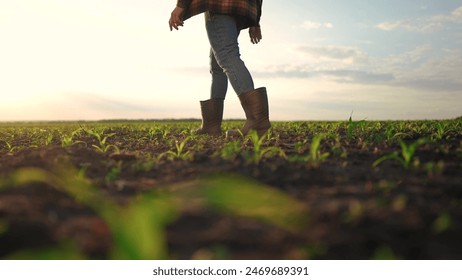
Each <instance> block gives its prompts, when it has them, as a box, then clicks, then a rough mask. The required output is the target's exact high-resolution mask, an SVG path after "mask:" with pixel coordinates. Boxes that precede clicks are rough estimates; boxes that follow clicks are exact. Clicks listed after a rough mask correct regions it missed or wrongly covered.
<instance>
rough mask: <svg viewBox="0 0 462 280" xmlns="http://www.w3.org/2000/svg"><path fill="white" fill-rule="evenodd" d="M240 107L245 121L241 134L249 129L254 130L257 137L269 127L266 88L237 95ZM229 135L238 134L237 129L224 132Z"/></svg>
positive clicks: (246, 132)
mask: <svg viewBox="0 0 462 280" xmlns="http://www.w3.org/2000/svg"><path fill="white" fill-rule="evenodd" d="M239 100H240V101H241V105H242V108H243V109H244V112H245V116H246V119H247V120H246V121H245V124H244V126H243V127H242V128H241V129H240V131H241V133H242V135H247V134H248V133H249V131H251V130H256V131H257V134H258V136H259V137H262V136H263V135H264V134H265V133H266V132H267V131H268V129H270V127H271V123H270V121H269V108H268V95H267V93H266V88H264V87H262V88H258V89H254V90H252V91H249V92H246V93H243V94H241V95H239ZM226 135H227V136H229V137H235V136H239V135H240V133H239V131H237V130H229V131H228V132H227V134H226Z"/></svg>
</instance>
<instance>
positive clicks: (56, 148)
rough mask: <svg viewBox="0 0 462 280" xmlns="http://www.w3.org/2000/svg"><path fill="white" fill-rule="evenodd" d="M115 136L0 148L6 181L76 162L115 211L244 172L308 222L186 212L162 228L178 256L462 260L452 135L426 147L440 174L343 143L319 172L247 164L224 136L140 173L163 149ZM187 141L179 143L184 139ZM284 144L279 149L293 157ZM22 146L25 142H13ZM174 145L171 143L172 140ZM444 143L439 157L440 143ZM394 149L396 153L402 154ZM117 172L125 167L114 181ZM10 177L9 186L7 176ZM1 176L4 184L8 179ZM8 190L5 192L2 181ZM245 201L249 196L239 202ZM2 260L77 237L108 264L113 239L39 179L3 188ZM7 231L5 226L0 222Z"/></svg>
mask: <svg viewBox="0 0 462 280" xmlns="http://www.w3.org/2000/svg"><path fill="white" fill-rule="evenodd" d="M115 133H119V134H118V135H116V136H115V137H114V139H113V142H115V141H118V142H117V143H118V145H119V146H120V147H122V149H121V153H120V154H111V153H101V152H98V151H96V150H95V149H93V148H92V147H90V145H87V146H84V145H74V146H70V147H66V148H63V147H60V145H59V144H58V143H52V144H50V145H48V146H46V147H38V148H37V147H36V148H27V149H18V150H16V151H13V152H8V151H6V150H5V149H3V150H0V178H8V177H9V176H11V175H12V174H14V172H15V171H16V170H19V169H21V168H23V167H38V168H41V169H44V170H50V171H53V170H54V169H55V168H56V166H59V165H60V164H64V163H66V164H67V163H69V162H70V163H71V164H72V165H73V166H75V167H77V168H81V167H83V166H84V167H85V168H86V172H85V175H86V177H87V178H89V179H90V180H91V182H92V183H93V184H94V185H95V186H97V187H98V188H99V189H100V190H102V192H103V193H104V194H105V196H107V198H108V199H113V200H115V201H117V203H119V204H125V203H129V202H130V201H131V200H132V199H133V198H134V197H135V196H136V195H139V194H143V193H144V192H146V191H150V190H152V189H155V188H168V186H169V185H171V184H176V183H181V182H188V181H192V180H195V179H198V178H200V177H202V176H206V175H208V174H217V173H226V174H238V175H240V176H243V177H247V178H253V179H256V180H258V181H259V182H261V183H264V184H265V185H268V186H269V187H270V188H273V189H277V190H279V191H282V192H284V193H286V194H288V195H289V196H291V197H292V198H294V199H296V200H297V201H299V202H300V203H302V204H303V205H305V206H306V208H307V209H308V212H309V222H307V224H306V225H302V226H301V228H302V230H299V231H289V230H286V229H283V228H280V227H277V226H275V225H271V224H267V223H265V222H262V221H258V220H255V219H251V218H243V217H238V216H235V215H230V214H224V213H222V212H218V211H213V210H203V209H202V210H187V209H186V210H184V211H183V212H182V213H181V215H180V216H179V217H178V218H177V219H176V220H175V221H173V222H172V223H170V224H169V225H168V227H167V228H166V233H167V240H168V244H167V247H168V254H169V257H170V258H172V259H191V258H193V259H198V258H199V259H203V258H205V259H210V258H218V259H372V258H388V259H390V258H398V259H461V258H462V238H461V236H462V172H461V171H462V162H461V157H460V151H458V149H460V147H461V146H460V143H461V141H462V139H461V138H460V137H459V136H457V137H456V138H452V139H451V140H445V141H440V142H439V143H438V144H435V145H426V146H422V147H421V148H419V150H418V152H417V154H416V157H418V158H419V160H420V162H421V164H420V166H423V165H424V164H425V163H437V162H443V163H444V167H443V168H441V170H436V171H435V172H431V171H428V170H425V169H424V168H422V167H420V168H410V169H405V168H404V167H403V165H402V164H400V163H399V162H396V161H385V162H384V163H382V164H381V165H380V166H379V167H378V168H372V167H371V165H372V163H373V162H374V161H375V160H376V159H378V158H379V157H380V156H381V155H384V154H387V153H389V152H391V151H392V150H396V149H398V148H399V145H397V144H395V145H388V144H383V145H381V144H380V143H379V144H370V145H369V146H367V147H364V145H363V146H361V147H360V145H359V144H358V145H356V144H350V145H349V146H345V149H346V151H347V157H346V158H345V157H340V156H335V155H331V156H330V157H329V158H327V160H326V161H324V162H321V163H320V164H319V166H318V167H316V166H314V165H310V164H307V163H306V162H289V161H288V160H287V159H284V158H282V157H278V156H274V157H269V158H264V159H263V160H262V161H261V162H260V163H258V164H255V163H251V162H249V161H248V160H247V159H245V157H244V156H243V155H238V156H236V157H234V158H232V159H223V158H222V157H220V156H218V155H217V154H216V152H217V150H218V149H220V148H221V147H222V146H223V143H226V142H227V141H229V140H227V139H225V138H224V137H223V138H217V139H206V140H204V143H205V144H204V145H203V146H202V147H201V149H200V150H197V151H194V153H193V156H192V157H191V158H190V159H188V160H180V159H178V160H168V159H166V158H164V159H162V160H160V161H158V162H157V163H156V164H154V165H152V166H149V167H145V168H134V166H139V165H140V164H141V163H143V162H146V155H147V154H151V155H158V154H159V153H161V152H164V151H165V150H167V149H168V148H166V147H165V146H162V144H159V143H157V144H146V142H144V143H135V142H133V141H130V142H124V139H125V138H124V137H125V135H124V132H123V131H120V132H117V131H115ZM179 137H181V136H179ZM286 137H287V139H286V140H287V141H285V140H284V139H282V137H281V139H282V140H280V142H278V143H276V144H277V145H278V146H279V147H282V148H283V149H284V150H285V151H286V153H287V154H290V153H291V152H292V151H291V149H292V148H291V146H290V144H291V143H294V140H293V139H290V135H289V136H286ZM18 141H19V140H18ZM165 145H167V144H165ZM441 145H445V146H446V147H447V150H449V151H446V152H442V150H441V149H438V148H437V147H441ZM398 150H399V149H398ZM118 164H121V165H122V166H121V167H122V168H121V171H120V172H119V173H118V174H117V175H116V176H115V177H114V178H108V173H110V171H111V169H112V168H113V167H115V166H118ZM5 180H7V179H5ZM5 180H4V181H5ZM5 182H6V183H4V185H5V184H6V185H8V182H7V181H5ZM243 199H250V200H251V199H252V198H251V197H249V198H243ZM0 223H1V224H3V225H4V226H3V228H4V230H3V233H1V232H2V230H1V229H0V258H8V256H10V255H11V254H12V253H14V252H17V251H18V250H21V249H33V248H47V247H51V246H55V245H57V244H60V243H61V242H64V241H68V240H71V241H72V242H73V243H74V244H75V245H76V246H77V247H78V248H79V250H80V251H81V252H82V253H83V255H84V256H85V257H87V258H97V259H104V258H108V257H109V255H108V252H109V251H110V248H111V244H112V242H113V239H112V234H111V231H110V230H109V227H108V226H107V224H106V222H105V221H104V220H103V219H102V218H101V217H99V216H98V215H97V214H96V212H95V211H93V210H92V209H91V208H89V207H87V206H85V205H83V204H81V203H79V202H77V200H76V199H74V198H73V197H72V196H71V195H69V194H67V193H65V192H62V191H58V190H56V189H55V188H53V187H52V186H49V185H47V184H44V183H28V184H25V185H22V186H18V187H14V188H8V187H6V188H4V189H3V190H2V191H1V192H0ZM0 228H1V226H0Z"/></svg>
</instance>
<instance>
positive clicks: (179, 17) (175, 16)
mask: <svg viewBox="0 0 462 280" xmlns="http://www.w3.org/2000/svg"><path fill="white" fill-rule="evenodd" d="M183 14H184V8H181V7H176V8H175V9H174V10H173V12H172V14H171V16H170V20H169V21H168V25H169V26H170V31H172V30H173V28H175V29H176V30H178V27H179V26H183V24H184V22H183Z"/></svg>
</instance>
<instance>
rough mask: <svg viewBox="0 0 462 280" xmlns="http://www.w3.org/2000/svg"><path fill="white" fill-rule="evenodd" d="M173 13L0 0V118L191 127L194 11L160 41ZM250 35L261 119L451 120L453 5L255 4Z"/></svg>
mask: <svg viewBox="0 0 462 280" xmlns="http://www.w3.org/2000/svg"><path fill="white" fill-rule="evenodd" d="M175 4H176V1H175V0H162V1H152V0H149V1H148V0H136V1H134V0H79V1H71V0H15V1H8V0H0V96H1V99H0V121H25V120H100V119H164V118H177V119H179V118H200V117H201V115H200V107H199V101H200V100H206V99H208V98H209V94H210V79H211V77H210V74H209V70H208V69H209V48H210V45H209V42H208V39H207V35H206V33H205V27H204V16H203V15H198V16H196V17H193V18H191V19H189V20H187V21H186V22H185V26H184V27H182V28H180V30H179V31H173V32H171V31H170V30H169V27H168V19H169V17H170V13H171V11H172V10H173V8H174V7H175ZM261 26H262V33H263V40H262V41H261V43H260V44H258V45H252V44H251V43H250V39H249V36H248V33H247V31H243V32H242V33H241V35H240V38H239V44H240V51H241V57H242V59H243V60H244V61H245V64H246V65H247V67H248V68H249V70H250V72H251V73H252V76H253V79H254V82H255V86H256V87H261V86H265V87H267V90H268V95H269V102H270V119H271V120H275V121H277V120H281V121H285V120H347V119H348V118H349V117H350V115H352V116H353V119H367V120H409V119H447V118H454V117H459V116H462V106H461V104H462V75H460V70H461V69H462V0H421V1H417V0H406V1H402V0H399V1H398V0H348V1H346V0H345V1H342V0H335V1H334V0H323V1H319V0H287V1H283V0H273V1H271V0H265V1H264V4H263V15H262V21H261ZM224 117H225V118H227V119H229V118H244V113H243V110H242V108H241V106H240V103H239V99H238V97H237V96H236V94H235V93H234V92H233V90H232V87H229V90H228V93H227V98H226V102H225V113H224Z"/></svg>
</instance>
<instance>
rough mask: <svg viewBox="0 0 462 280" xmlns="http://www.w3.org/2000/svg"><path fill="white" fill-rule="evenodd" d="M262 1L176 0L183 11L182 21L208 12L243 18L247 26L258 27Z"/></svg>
mask: <svg viewBox="0 0 462 280" xmlns="http://www.w3.org/2000/svg"><path fill="white" fill-rule="evenodd" d="M262 3H263V0H178V2H177V6H178V7H181V8H184V9H185V14H184V16H183V20H186V19H188V18H190V17H192V16H195V15H197V14H200V13H203V12H206V11H210V12H212V13H216V14H227V15H235V16H240V17H245V18H246V19H248V24H246V26H244V27H245V28H246V27H249V26H260V17H261V6H262Z"/></svg>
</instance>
